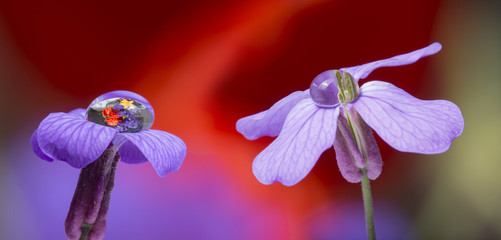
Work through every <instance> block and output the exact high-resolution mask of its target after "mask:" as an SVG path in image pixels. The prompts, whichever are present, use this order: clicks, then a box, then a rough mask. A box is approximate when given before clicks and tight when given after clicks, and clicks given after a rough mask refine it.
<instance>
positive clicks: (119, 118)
mask: <svg viewBox="0 0 501 240" xmlns="http://www.w3.org/2000/svg"><path fill="white" fill-rule="evenodd" d="M87 120H88V121H90V122H94V123H97V124H100V125H103V126H107V127H112V128H115V129H117V130H118V131H119V132H127V133H134V132H139V131H141V130H146V129H149V128H150V127H151V125H152V124H153V115H152V114H151V112H150V111H149V110H148V109H147V108H146V107H145V106H144V105H143V104H142V103H140V102H138V101H134V100H131V99H127V98H109V99H106V100H103V101H101V102H98V103H96V104H94V105H93V106H91V107H89V108H88V109H87Z"/></svg>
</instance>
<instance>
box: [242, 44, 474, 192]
mask: <svg viewBox="0 0 501 240" xmlns="http://www.w3.org/2000/svg"><path fill="white" fill-rule="evenodd" d="M441 47H442V46H441V45H440V44H439V43H433V44H431V45H430V46H428V47H425V48H423V49H419V50H416V51H414V52H410V53H407V54H403V55H398V56H395V57H392V58H389V59H384V60H379V61H375V62H371V63H367V64H363V65H360V66H356V67H349V68H341V69H340V70H329V71H325V72H323V73H321V74H320V75H318V76H317V77H316V78H315V79H314V80H313V82H312V83H311V86H310V89H308V90H305V91H297V92H294V93H292V94H290V95H289V96H287V97H285V98H283V99H282V100H280V101H278V102H277V103H276V104H275V105H273V106H272V107H271V108H270V109H269V110H267V111H263V112H260V113H258V114H255V115H252V116H248V117H245V118H242V119H240V120H238V121H237V124H236V128H237V130H238V131H239V132H240V133H242V134H243V135H244V136H245V137H246V138H247V139H250V140H253V139H256V138H259V137H262V136H278V137H277V138H276V139H275V140H274V141H273V142H272V143H271V144H270V145H269V146H268V147H267V148H266V149H264V150H263V151H262V152H261V153H260V154H259V155H258V156H257V157H256V159H255V160H254V163H253V166H252V167H253V172H254V175H255V176H256V178H257V179H258V180H259V181H260V182H261V183H263V184H271V183H273V182H276V181H278V182H281V183H282V184H284V185H286V186H292V185H295V184H296V183H298V182H299V181H300V180H301V179H303V178H304V177H305V176H306V175H307V174H308V173H309V172H310V170H311V169H312V168H313V166H314V165H315V163H316V161H317V160H318V158H319V157H320V155H321V154H322V153H323V152H324V151H325V150H326V149H328V148H329V147H331V146H334V148H335V150H336V158H337V163H338V166H339V169H340V171H341V174H342V175H343V177H344V178H345V179H346V180H347V181H349V182H354V183H355V182H360V181H361V179H362V169H363V170H364V171H367V176H368V177H369V178H370V179H372V180H374V179H376V178H377V177H378V176H379V174H380V173H381V170H382V160H381V156H380V153H379V148H378V147H377V144H376V141H375V139H374V136H373V135H372V130H371V128H372V129H374V130H375V131H376V133H378V135H379V136H380V137H381V138H382V139H383V140H384V141H386V142H387V143H388V144H389V145H390V146H392V147H393V148H395V149H397V150H400V151H404V152H414V153H424V154H435V153H441V152H444V151H446V150H447V149H448V148H449V146H450V144H451V142H452V140H453V139H454V138H456V137H458V136H459V135H461V133H462V131H463V127H464V120H463V117H462V115H461V111H460V110H459V108H458V107H457V106H456V105H455V104H453V103H451V102H449V101H445V100H420V99H417V98H415V97H413V96H411V95H410V94H408V93H407V92H405V91H404V90H402V89H400V88H397V87H395V86H394V85H392V84H390V83H387V82H381V81H371V82H367V83H365V84H364V85H362V87H360V88H359V86H358V81H359V80H360V79H363V78H366V77H367V76H368V75H369V74H370V73H371V72H372V71H373V70H375V69H377V68H380V67H389V66H400V65H406V64H411V63H414V62H416V61H417V60H419V59H420V58H422V57H425V56H429V55H432V54H435V53H437V52H438V51H440V49H441Z"/></svg>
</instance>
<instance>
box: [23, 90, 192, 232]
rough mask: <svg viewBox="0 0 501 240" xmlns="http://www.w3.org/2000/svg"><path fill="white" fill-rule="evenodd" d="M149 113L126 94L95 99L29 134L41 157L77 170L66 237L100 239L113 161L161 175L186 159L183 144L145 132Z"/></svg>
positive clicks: (143, 104)
mask: <svg viewBox="0 0 501 240" xmlns="http://www.w3.org/2000/svg"><path fill="white" fill-rule="evenodd" d="M153 120H154V112H153V108H152V107H151V105H150V104H149V103H148V101H147V100H146V99H144V98H143V97H141V96H139V95H138V94H135V93H132V92H128V91H114V92H109V93H106V94H103V95H101V96H99V97H98V98H96V99H95V100H94V101H93V102H92V103H91V104H90V105H89V107H88V108H87V110H85V109H81V108H79V109H75V110H73V111H71V112H69V113H51V114H49V116H47V117H46V118H45V119H44V120H43V121H42V122H41V123H40V125H39V127H38V129H37V130H35V132H34V133H33V135H32V136H31V139H30V141H31V145H32V147H33V151H34V152H35V153H36V154H37V155H38V156H39V157H40V158H42V159H44V160H47V161H49V162H52V161H54V159H55V160H60V161H65V162H67V163H68V164H70V165H71V166H72V167H75V168H82V170H81V172H80V177H79V179H78V183H77V187H76V190H75V194H74V195H73V199H72V201H71V205H70V209H69V211H68V215H67V217H66V221H65V231H66V236H67V237H68V239H80V240H81V239H102V238H103V237H104V233H105V230H106V217H107V213H108V208H109V203H110V197H111V191H112V189H113V186H114V178H115V170H116V165H117V163H118V161H119V160H120V159H121V160H122V161H123V162H125V163H130V164H136V163H143V162H146V161H149V162H150V163H151V164H152V166H153V168H154V169H155V171H156V172H157V174H158V175H159V176H161V177H163V176H165V175H166V174H167V173H169V172H175V171H177V170H178V169H179V167H180V166H181V164H182V162H183V160H184V157H185V156H186V145H185V144H184V142H183V141H182V140H181V139H180V138H178V137H176V136H174V135H172V134H170V133H167V132H164V131H159V130H151V129H149V128H150V127H151V125H152V124H153Z"/></svg>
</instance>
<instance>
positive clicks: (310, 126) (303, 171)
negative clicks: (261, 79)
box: [252, 98, 339, 186]
mask: <svg viewBox="0 0 501 240" xmlns="http://www.w3.org/2000/svg"><path fill="white" fill-rule="evenodd" d="M338 115H339V108H319V107H317V106H316V105H315V103H314V102H313V100H311V98H307V99H304V100H302V101H301V102H299V103H298V104H297V105H296V106H295V107H294V108H292V110H291V111H290V113H289V115H287V118H286V120H285V123H284V127H283V129H282V131H281V132H280V135H279V136H278V137H277V138H276V139H275V141H273V142H272V143H271V144H270V145H269V146H268V147H267V148H265V149H264V150H263V151H262V152H261V153H260V154H259V155H258V156H257V157H256V159H255V160H254V163H253V164H252V170H253V172H254V175H255V176H256V178H257V179H258V180H259V181H260V182H261V183H263V184H271V183H274V182H276V181H278V182H281V183H282V184H284V185H286V186H292V185H294V184H296V183H298V182H299V181H300V180H301V179H303V178H304V177H305V176H306V175H307V174H308V173H309V172H310V170H311V169H312V168H313V166H314V165H315V163H316V162H317V160H318V158H319V157H320V154H322V153H323V152H324V151H325V150H326V149H327V148H329V147H330V146H332V144H333V142H334V137H335V134H336V125H337V121H336V119H337V117H338Z"/></svg>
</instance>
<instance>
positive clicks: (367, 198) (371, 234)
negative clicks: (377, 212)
mask: <svg viewBox="0 0 501 240" xmlns="http://www.w3.org/2000/svg"><path fill="white" fill-rule="evenodd" d="M360 171H361V172H362V196H363V199H364V209H365V226H366V227H367V239H369V240H375V239H376V228H375V227H374V212H373V210H372V194H371V184H370V181H369V178H368V177H367V170H366V169H365V168H364V169H361V170H360Z"/></svg>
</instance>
